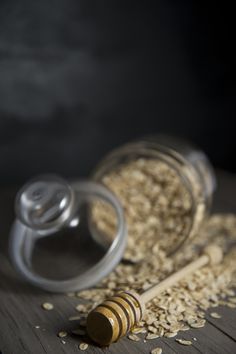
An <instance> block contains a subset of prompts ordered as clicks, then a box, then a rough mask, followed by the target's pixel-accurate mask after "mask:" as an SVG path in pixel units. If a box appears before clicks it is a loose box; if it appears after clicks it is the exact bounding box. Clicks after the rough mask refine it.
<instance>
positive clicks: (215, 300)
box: [69, 215, 236, 345]
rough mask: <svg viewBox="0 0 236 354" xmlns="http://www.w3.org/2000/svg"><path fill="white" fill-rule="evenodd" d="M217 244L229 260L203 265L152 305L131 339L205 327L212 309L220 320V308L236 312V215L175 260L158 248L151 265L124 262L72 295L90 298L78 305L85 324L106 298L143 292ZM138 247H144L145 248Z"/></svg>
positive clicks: (218, 218)
mask: <svg viewBox="0 0 236 354" xmlns="http://www.w3.org/2000/svg"><path fill="white" fill-rule="evenodd" d="M212 241H214V242H215V243H216V244H218V245H220V246H221V247H222V248H223V249H225V251H227V253H226V254H225V256H224V259H223V262H222V263H221V264H219V265H208V266H205V267H203V268H202V269H200V270H198V271H196V272H195V273H194V274H193V275H191V276H188V277H186V279H184V280H183V281H181V282H180V283H178V284H177V285H176V286H174V287H172V288H170V289H167V290H166V291H165V292H163V293H162V294H161V295H159V296H158V297H156V298H155V299H153V301H151V302H150V303H148V304H147V306H146V309H147V310H146V314H145V316H144V318H143V320H142V321H141V322H140V323H139V324H138V325H137V327H135V328H134V329H133V330H132V333H131V334H129V338H130V339H131V340H137V341H138V340H140V337H139V336H138V334H139V333H145V338H146V340H151V339H155V338H158V337H162V336H165V337H174V336H176V335H177V333H178V331H180V330H182V331H184V330H188V329H190V328H200V327H203V326H204V324H205V310H207V309H208V308H210V307H213V308H214V311H212V317H214V318H219V315H218V314H217V309H215V308H216V307H217V306H218V305H226V306H228V307H230V308H236V296H235V293H234V290H233V287H235V286H236V262H235V259H236V247H235V248H233V247H230V249H231V250H230V251H229V249H228V248H229V244H232V243H233V242H234V243H235V242H236V216H233V215H214V216H212V217H211V218H210V219H209V221H208V223H207V225H206V227H205V229H204V230H203V231H202V232H201V234H199V236H198V237H197V238H196V239H195V243H194V244H193V245H191V246H188V247H187V248H186V249H185V250H184V251H183V250H182V251H179V254H177V256H176V257H175V258H173V257H171V258H168V257H167V255H166V253H165V252H164V251H163V250H160V249H159V247H158V245H157V244H154V245H152V248H151V251H150V253H149V254H148V255H147V254H146V255H145V256H144V258H145V261H140V262H135V263H129V264H128V263H127V262H122V263H120V264H119V265H118V266H117V268H116V269H115V270H114V271H113V272H112V273H110V274H109V276H108V277H106V278H105V279H103V280H102V282H101V283H100V284H98V285H97V287H96V288H93V289H89V290H84V291H80V292H79V293H76V294H69V295H70V296H71V295H74V296H77V297H78V298H81V299H85V300H87V301H86V303H85V304H80V305H78V307H77V310H78V311H79V318H80V320H81V325H84V324H85V318H86V316H87V313H88V312H89V311H90V310H91V309H92V308H94V307H95V306H97V305H98V304H99V303H101V302H102V301H103V300H104V299H105V298H107V297H109V296H112V295H113V294H114V293H116V292H117V291H120V290H131V289H134V290H136V291H137V292H142V291H144V290H146V289H148V288H149V287H151V286H152V285H153V284H156V283H158V282H159V281H160V280H162V279H164V278H166V277H167V276H168V275H170V274H171V273H172V272H174V271H176V270H178V269H179V268H181V267H182V266H184V265H185V264H186V263H188V262H189V261H190V260H191V261H192V260H193V259H196V258H197V257H198V255H199V251H200V249H201V248H202V247H203V245H206V244H208V243H209V242H212ZM235 246H236V244H235ZM136 247H137V248H139V244H137V246H136ZM77 319H78V317H77ZM182 344H183V345H188V344H184V343H182Z"/></svg>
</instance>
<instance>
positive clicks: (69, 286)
mask: <svg viewBox="0 0 236 354" xmlns="http://www.w3.org/2000/svg"><path fill="white" fill-rule="evenodd" d="M101 206H102V207H104V206H105V209H106V210H107V209H109V210H110V212H111V213H113V215H115V225H112V229H113V230H115V231H114V237H113V238H112V240H111V239H109V240H108V241H107V242H106V243H104V241H103V240H104V235H103V234H102V232H103V231H102V227H101V226H102V225H101V220H99V219H98V218H97V217H96V211H97V210H98V209H99V208H100V207H101ZM103 209H104V208H103ZM15 210H16V215H17V218H16V220H15V222H14V224H13V226H12V230H11V235H10V241H9V242H10V243H9V249H10V256H11V259H12V262H13V264H14V265H15V267H16V269H17V270H18V271H19V272H20V273H21V275H22V276H23V277H24V278H25V279H26V280H28V281H29V282H31V283H33V284H34V285H36V286H39V287H41V288H43V289H45V290H48V291H53V292H68V291H76V290H81V289H84V288H88V287H90V286H92V285H95V284H96V283H97V282H98V281H99V280H101V279H102V278H103V277H104V276H106V275H107V274H108V273H109V272H110V271H111V270H112V269H113V268H114V267H115V266H116V264H117V263H118V262H119V261H120V259H121V257H122V255H123V252H124V249H125V245H126V237H127V235H126V234H127V233H126V225H125V220H124V215H123V210H122V207H121V205H120V203H119V201H118V200H117V198H116V197H115V196H114V194H113V193H112V192H111V191H110V190H108V189H107V188H106V187H105V186H102V185H101V184H99V183H95V182H91V181H75V182H72V183H71V184H68V183H67V182H66V181H64V180H63V179H62V178H60V177H58V176H54V175H45V176H40V177H38V178H36V179H33V180H31V181H30V182H28V183H27V184H26V185H24V186H23V187H22V188H21V190H20V191H19V192H18V194H17V196H16V200H15ZM112 220H114V219H112ZM113 223H114V221H113ZM98 226H99V227H98Z"/></svg>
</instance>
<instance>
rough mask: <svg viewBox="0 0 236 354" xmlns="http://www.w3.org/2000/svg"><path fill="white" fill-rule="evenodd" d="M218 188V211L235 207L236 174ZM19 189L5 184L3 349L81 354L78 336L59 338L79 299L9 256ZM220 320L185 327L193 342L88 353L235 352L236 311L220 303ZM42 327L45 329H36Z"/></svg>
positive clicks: (0, 265) (0, 280) (1, 218)
mask: <svg viewBox="0 0 236 354" xmlns="http://www.w3.org/2000/svg"><path fill="white" fill-rule="evenodd" d="M217 175H218V190H217V193H216V195H215V200H214V206H213V210H214V211H216V212H236V199H235V195H236V176H233V175H230V174H228V173H224V172H218V174H217ZM15 192H16V189H14V188H2V189H0V231H1V232H0V234H1V238H0V354H24V353H27V354H43V353H47V354H49V353H50V354H62V353H65V354H74V353H79V352H80V350H79V348H78V345H79V343H80V340H79V337H78V336H77V337H76V336H68V337H66V338H65V342H66V343H65V344H63V343H62V342H61V340H60V339H59V338H58V337H57V333H58V331H59V330H61V329H64V330H68V331H69V330H70V329H72V328H73V326H74V325H75V323H73V322H69V321H68V318H69V317H70V316H72V315H74V314H75V309H74V308H75V305H76V304H78V299H74V298H70V297H68V296H64V295H54V294H49V293H46V292H43V291H41V290H38V289H36V288H34V287H33V286H31V285H29V284H27V283H25V282H24V281H22V280H21V279H20V278H19V277H18V275H17V274H16V272H15V271H14V269H13V268H12V266H11V264H10V262H9V259H8V256H7V241H8V234H9V229H10V225H11V223H12V220H13V218H14V215H13V201H14V196H15ZM46 301H47V302H52V303H53V304H54V309H53V310H52V311H44V310H43V309H42V308H41V304H42V303H43V302H46ZM217 312H219V313H220V314H222V318H221V319H213V318H211V317H209V315H208V314H207V315H206V318H207V323H206V326H205V327H204V328H200V329H195V330H194V329H192V330H190V331H187V332H182V333H181V332H180V333H181V335H180V336H179V337H181V338H185V339H192V338H193V337H195V338H196V339H197V341H193V345H192V346H191V347H189V346H186V347H185V346H182V345H180V344H178V343H176V342H175V339H174V338H159V339H156V340H153V341H147V343H143V342H131V341H130V340H128V339H127V338H123V339H122V340H120V341H119V342H118V343H115V344H113V345H111V346H110V347H109V348H104V349H101V348H98V347H96V346H92V345H91V346H89V349H88V350H87V351H86V353H98V354H99V353H107V354H109V353H113V354H115V353H116V354H119V353H120V354H124V353H134V354H135V353H149V352H150V350H151V349H153V348H155V347H157V346H158V347H161V348H163V353H164V354H165V353H166V354H170V353H178V354H181V353H188V354H190V353H204V354H213V353H214V354H215V353H217V354H224V353H228V354H234V353H236V310H234V309H230V308H226V307H219V308H218V309H217ZM35 326H40V328H35Z"/></svg>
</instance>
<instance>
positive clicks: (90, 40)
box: [0, 0, 236, 183]
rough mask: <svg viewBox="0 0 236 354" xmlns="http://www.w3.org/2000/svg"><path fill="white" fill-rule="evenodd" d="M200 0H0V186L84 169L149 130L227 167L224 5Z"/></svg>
mask: <svg viewBox="0 0 236 354" xmlns="http://www.w3.org/2000/svg"><path fill="white" fill-rule="evenodd" d="M202 4H203V5H202ZM202 4H201V3H200V2H196V3H195V2H193V1H169V0H165V1H164V0H163V1H153V2H151V1H135V2H131V1H125V2H122V1H117V2H116V1H110V0H109V1H88V0H86V1H79V0H53V1H50V0H41V1H35V0H28V1H24V0H21V1H17V0H1V2H0V182H1V183H21V182H23V181H25V180H26V179H28V178H29V177H31V176H33V175H35V174H38V173H45V172H56V173H60V174H62V175H64V176H68V177H73V176H85V175H87V174H88V173H89V172H90V171H91V169H92V168H93V166H94V165H95V164H96V162H97V161H98V160H99V159H100V158H101V157H102V156H103V155H104V154H105V153H106V152H107V151H109V150H110V149H111V148H114V147H115V146H118V145H120V144H122V143H124V142H126V141H128V140H130V139H133V138H137V137H138V136H142V135H145V134H150V133H151V134H152V133H158V132H170V133H175V134H178V135H182V136H186V137H187V138H188V139H190V140H193V141H194V142H195V143H197V144H198V145H200V146H201V147H202V148H203V149H204V150H205V151H206V152H207V154H208V155H209V156H210V158H211V160H212V161H213V163H214V165H215V166H217V167H222V168H226V169H228V170H231V171H236V159H235V152H236V137H235V113H236V109H235V108H236V107H235V89H236V82H235V78H236V75H235V72H236V70H235V63H236V61H235V55H234V49H235V48H234V47H235V29H234V27H235V20H234V18H233V16H234V11H233V9H230V8H229V7H228V5H226V4H224V3H223V5H222V4H221V7H216V5H211V4H210V3H207V2H203V3H202ZM223 6H225V7H223Z"/></svg>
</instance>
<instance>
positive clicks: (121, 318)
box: [87, 292, 143, 345]
mask: <svg viewBox="0 0 236 354" xmlns="http://www.w3.org/2000/svg"><path fill="white" fill-rule="evenodd" d="M142 314H143V306H142V303H141V300H140V297H139V295H138V294H136V293H135V292H121V293H118V294H117V295H115V296H113V297H111V298H109V299H107V300H106V301H104V302H103V303H102V304H101V305H99V306H97V307H96V308H95V309H94V310H92V311H91V312H90V313H89V315H88V318H87V332H88V335H89V337H90V338H91V339H92V340H93V341H94V342H96V343H97V344H99V345H109V344H111V343H112V342H116V341H117V340H118V339H119V338H120V337H123V336H124V335H125V334H126V333H128V332H129V330H130V329H131V328H132V327H133V326H134V325H135V324H136V323H137V322H138V321H140V320H141V317H142Z"/></svg>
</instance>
